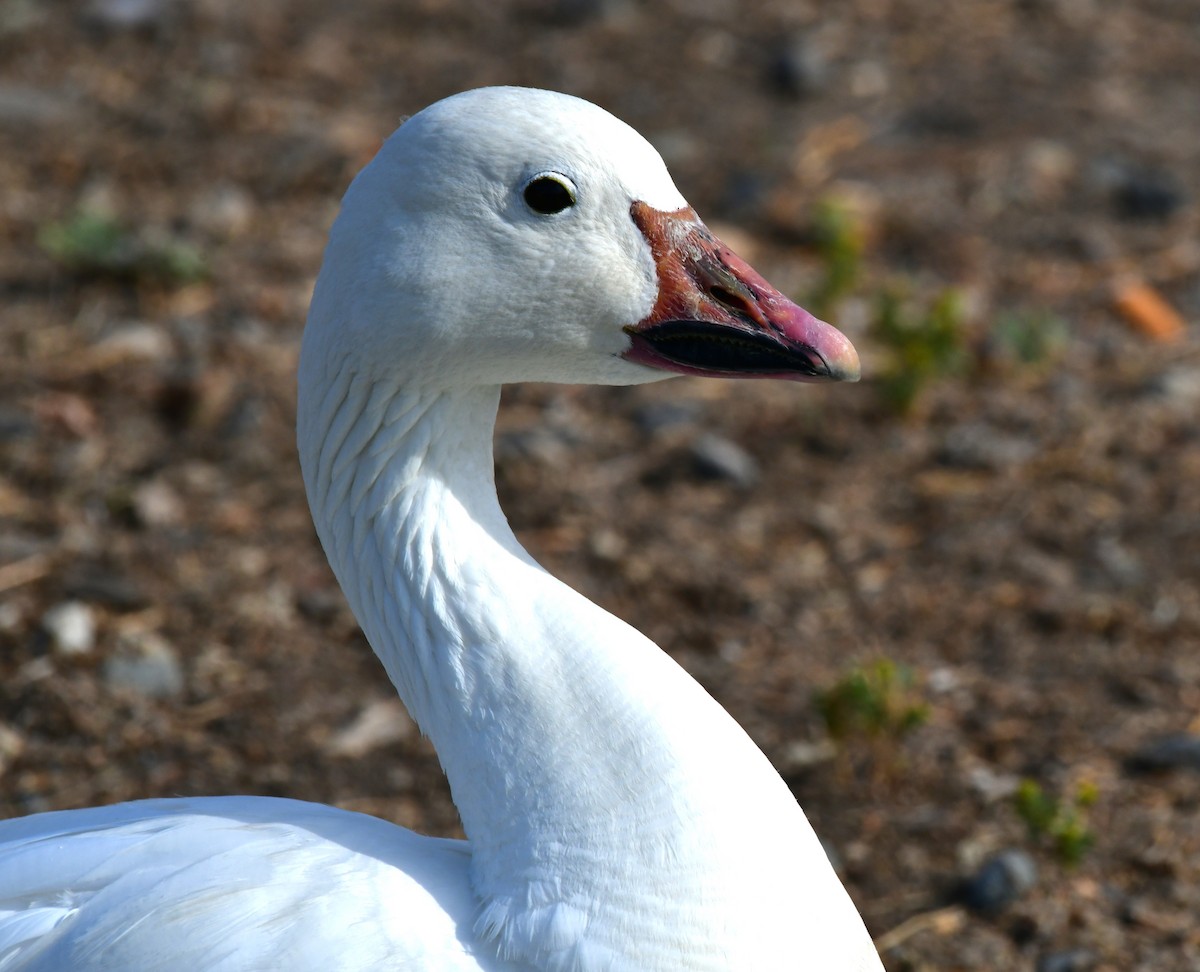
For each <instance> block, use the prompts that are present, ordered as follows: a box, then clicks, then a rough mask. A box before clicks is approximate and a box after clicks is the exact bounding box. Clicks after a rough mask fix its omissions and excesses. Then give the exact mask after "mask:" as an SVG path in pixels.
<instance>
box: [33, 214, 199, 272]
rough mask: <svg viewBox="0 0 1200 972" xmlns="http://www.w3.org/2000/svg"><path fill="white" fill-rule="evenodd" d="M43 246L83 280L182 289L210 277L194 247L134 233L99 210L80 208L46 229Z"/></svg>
mask: <svg viewBox="0 0 1200 972" xmlns="http://www.w3.org/2000/svg"><path fill="white" fill-rule="evenodd" d="M38 245H39V246H40V247H41V248H42V250H43V251H44V252H45V253H46V254H47V255H49V256H50V257H51V258H52V259H53V260H54V261H55V262H56V263H58V264H59V265H60V266H62V267H64V268H65V269H67V270H69V271H71V272H72V273H75V274H79V275H81V276H91V277H108V278H113V279H119V280H133V281H139V282H154V283H164V284H172V285H177V284H185V283H191V282H194V281H196V280H200V279H203V278H204V277H205V276H207V274H208V264H207V262H206V261H205V259H204V256H203V255H202V254H201V253H200V251H199V250H197V249H196V248H195V247H194V246H192V245H191V244H189V243H187V242H185V241H184V240H181V239H179V238H177V237H174V236H170V235H167V234H161V233H154V232H152V231H150V230H141V231H138V230H134V229H131V228H129V227H127V226H125V225H124V224H122V223H121V222H120V220H118V219H117V218H116V217H114V216H112V215H110V214H108V213H104V212H100V211H98V210H87V209H80V210H77V211H76V212H75V213H73V214H72V215H71V216H70V217H68V218H67V219H65V220H62V221H60V222H54V223H49V224H47V225H46V226H43V227H42V228H41V230H40V231H39V233H38Z"/></svg>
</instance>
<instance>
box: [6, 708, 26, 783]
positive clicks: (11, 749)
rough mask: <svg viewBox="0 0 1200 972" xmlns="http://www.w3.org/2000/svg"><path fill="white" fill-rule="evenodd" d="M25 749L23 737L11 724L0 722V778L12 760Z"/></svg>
mask: <svg viewBox="0 0 1200 972" xmlns="http://www.w3.org/2000/svg"><path fill="white" fill-rule="evenodd" d="M24 749H25V737H24V736H22V735H21V734H20V733H19V732H17V730H16V729H13V728H12V727H11V726H6V725H5V724H4V723H2V722H0V778H2V777H3V776H4V774H5V772H6V771H7V770H8V768H9V767H10V766H11V765H12V763H13V760H14V759H16V758H17V757H18V756H20V755H21V753H22V752H23V751H24Z"/></svg>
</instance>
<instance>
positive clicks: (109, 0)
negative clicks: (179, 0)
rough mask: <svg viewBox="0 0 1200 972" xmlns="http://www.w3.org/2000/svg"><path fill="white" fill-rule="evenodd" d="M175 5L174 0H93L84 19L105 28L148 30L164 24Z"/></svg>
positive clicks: (90, 24)
mask: <svg viewBox="0 0 1200 972" xmlns="http://www.w3.org/2000/svg"><path fill="white" fill-rule="evenodd" d="M173 6H174V4H173V2H172V0H92V2H91V3H89V4H88V6H87V9H86V10H85V12H84V19H85V21H86V23H87V24H88V25H89V26H92V27H97V28H101V29H104V30H146V29H147V28H155V27H160V26H162V25H163V24H164V23H165V22H166V20H167V19H168V18H169V17H170V16H171V14H172V13H173V10H172V7H173Z"/></svg>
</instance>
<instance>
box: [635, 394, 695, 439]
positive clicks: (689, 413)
mask: <svg viewBox="0 0 1200 972" xmlns="http://www.w3.org/2000/svg"><path fill="white" fill-rule="evenodd" d="M699 415H700V406H699V405H697V404H696V403H695V402H678V401H676V402H647V403H646V404H645V405H642V406H641V407H639V408H638V409H637V410H636V411H635V412H634V413H633V421H634V422H635V423H637V427H638V428H639V429H641V430H642V431H643V432H645V433H646V434H648V435H655V434H656V433H658V432H663V431H665V430H667V429H675V428H679V427H680V426H686V425H692V424H694V423H695V421H696V419H697V417H698V416H699Z"/></svg>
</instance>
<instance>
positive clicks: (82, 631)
mask: <svg viewBox="0 0 1200 972" xmlns="http://www.w3.org/2000/svg"><path fill="white" fill-rule="evenodd" d="M42 628H43V629H44V630H45V632H46V633H47V634H48V635H49V636H50V642H51V644H52V645H53V646H54V650H55V651H56V652H58V653H59V654H60V655H86V654H88V653H89V652H91V650H92V649H93V648H95V647H96V612H95V611H93V610H92V608H91V606H90V605H88V604H84V603H83V602H82V601H62V602H61V603H59V604H56V605H54V607H52V608H50V610H48V611H47V612H46V613H45V614H44V615H42Z"/></svg>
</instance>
